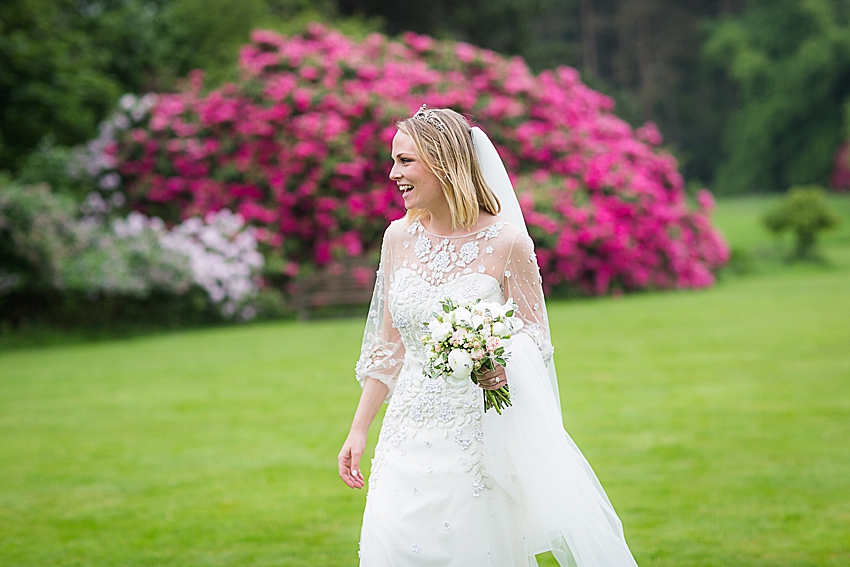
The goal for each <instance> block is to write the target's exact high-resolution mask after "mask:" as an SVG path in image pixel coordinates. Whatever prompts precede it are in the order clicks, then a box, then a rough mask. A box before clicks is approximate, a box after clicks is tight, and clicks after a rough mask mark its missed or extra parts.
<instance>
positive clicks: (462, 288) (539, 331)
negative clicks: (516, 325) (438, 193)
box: [356, 217, 552, 393]
mask: <svg viewBox="0 0 850 567" xmlns="http://www.w3.org/2000/svg"><path fill="white" fill-rule="evenodd" d="M447 297H448V298H451V299H453V300H454V301H457V302H461V303H473V302H475V301H476V300H478V299H482V300H487V301H500V302H501V301H505V300H506V299H513V300H514V301H515V302H516V303H517V305H518V306H519V316H520V317H521V318H522V319H523V320H524V322H525V329H524V332H527V333H528V334H529V335H531V337H532V338H533V339H534V341H535V343H536V344H537V345H538V348H539V349H540V352H541V354H542V355H543V358H544V361H545V362H546V363H547V364H548V363H549V361H550V360H551V356H552V347H551V342H550V340H549V336H548V324H547V322H546V321H545V308H544V303H543V290H542V286H541V280H540V271H539V269H538V267H537V260H536V257H535V255H534V247H533V243H532V241H531V239H530V238H529V237H528V235H527V234H525V232H523V231H522V230H520V229H519V228H518V227H516V226H514V225H512V224H510V223H508V222H506V221H504V220H502V219H500V218H499V217H496V222H495V223H494V224H491V225H489V226H487V227H484V228H482V229H480V230H477V231H475V232H473V233H471V234H467V235H462V236H456V237H447V236H440V235H436V234H432V233H430V232H429V231H427V230H426V229H425V228H424V227H423V226H422V223H420V222H419V221H414V222H413V223H411V224H409V225H408V224H407V223H406V221H405V220H404V219H401V220H398V221H395V222H394V223H392V224H391V225H390V227H389V228H388V229H387V231H386V233H385V234H384V242H383V246H382V252H381V265H380V267H379V269H378V278H377V281H376V285H375V294H374V296H373V299H372V305H371V307H370V310H369V317H368V320H367V324H366V332H365V334H364V340H363V348H362V350H361V357H360V360H359V361H358V364H357V369H356V370H357V378H358V380H360V381H361V383H362V381H363V380H365V378H366V377H372V378H375V379H377V380H380V381H382V382H384V383H385V384H387V385H388V386H389V387H390V393H392V391H393V389H394V381H395V379H396V377H397V374H398V372H399V370H400V368H401V364H402V363H403V361H404V358H405V356H407V357H408V359H413V360H415V361H417V362H420V363H421V362H422V361H424V347H423V344H422V336H423V334H424V332H425V327H424V326H423V322H424V321H427V320H428V319H430V318H431V316H432V315H433V313H435V312H436V311H437V310H438V309H439V303H440V301H441V300H442V299H444V298H447Z"/></svg>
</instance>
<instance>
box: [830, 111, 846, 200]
mask: <svg viewBox="0 0 850 567" xmlns="http://www.w3.org/2000/svg"><path fill="white" fill-rule="evenodd" d="M848 108H850V105H848ZM829 184H830V186H831V187H832V188H833V189H834V190H836V191H850V142H844V144H842V145H841V147H840V148H838V151H837V152H836V153H835V165H834V167H833V169H832V178H831V179H830V182H829Z"/></svg>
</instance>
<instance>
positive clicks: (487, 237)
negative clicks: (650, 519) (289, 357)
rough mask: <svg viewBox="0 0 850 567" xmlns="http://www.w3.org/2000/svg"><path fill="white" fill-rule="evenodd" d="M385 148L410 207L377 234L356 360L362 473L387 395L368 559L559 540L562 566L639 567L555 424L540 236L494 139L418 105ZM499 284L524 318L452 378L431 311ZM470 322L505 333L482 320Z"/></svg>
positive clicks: (520, 559)
mask: <svg viewBox="0 0 850 567" xmlns="http://www.w3.org/2000/svg"><path fill="white" fill-rule="evenodd" d="M392 157H393V166H392V169H391V171H390V178H391V179H393V180H394V181H395V182H396V184H397V185H398V187H399V189H400V190H401V191H402V198H403V199H404V204H405V207H406V209H407V213H406V215H405V217H404V218H403V219H399V220H396V221H395V222H393V223H392V224H391V225H390V227H389V228H388V229H387V231H386V232H385V234H384V240H383V245H382V250H381V264H380V268H379V270H378V276H377V280H376V284H375V292H374V295H373V298H372V303H371V306H370V310H369V317H368V319H367V322H366V331H365V333H364V339H363V344H362V348H361V355H360V360H359V361H358V363H357V367H356V374H357V378H358V380H359V381H360V383H361V385H362V386H363V393H362V395H361V398H360V403H359V404H358V407H357V411H356V412H355V416H354V420H353V423H352V426H351V430H350V432H349V435H348V438H347V439H346V440H345V443H344V444H343V447H342V450H341V451H340V453H339V457H338V460H339V474H340V477H341V478H342V480H343V481H344V482H345V483H346V484H347V485H348V486H350V487H351V488H357V489H359V488H363V487H364V486H365V484H366V482H365V479H364V477H363V474H362V472H361V470H360V460H361V458H362V456H363V452H364V450H365V446H366V438H367V432H368V429H369V427H370V425H371V423H372V421H373V420H374V418H375V416H376V415H377V413H378V410H379V408H380V406H381V403H382V402H384V401H387V402H388V403H389V407H388V408H387V411H386V414H385V417H384V421H383V424H382V427H381V433H380V436H379V440H378V444H377V447H376V448H375V458H374V460H373V461H372V469H371V474H370V477H369V492H368V495H367V500H366V510H365V512H364V515H363V525H362V531H361V539H360V547H361V548H360V553H361V558H360V564H361V566H364V567H390V566H392V565H414V564H416V565H429V566H431V565H433V566H447V567H448V566H457V567H460V566H464V567H478V566H481V567H484V566H487V567H493V566H496V565H499V566H514V567H523V566H524V567H528V566H531V565H536V560H535V558H534V557H535V555H536V554H539V553H542V552H545V551H550V550H551V551H552V553H553V555H554V556H555V557H556V559H557V560H558V561H559V562H560V563H561V565H563V566H567V565H570V566H578V567H590V566H603V565H604V566H611V565H617V566H625V567H630V566H634V565H635V562H634V559H633V558H632V555H631V552H630V551H629V548H628V546H627V545H626V542H625V538H624V536H623V531H622V527H621V525H620V522H619V520H618V518H617V516H616V514H615V513H614V510H613V509H612V507H611V504H610V502H609V501H608V499H607V497H606V496H605V493H604V491H603V490H602V488H601V486H600V485H599V483H598V481H597V480H596V476H595V475H594V473H593V471H592V470H591V469H590V467H589V465H588V464H587V462H586V461H585V459H584V457H583V456H582V455H581V453H580V452H579V450H578V448H577V447H576V446H575V444H573V442H572V440H570V438H569V436H568V435H567V434H566V432H565V431H564V429H563V425H562V423H561V413H560V405H559V402H558V392H557V382H556V380H555V376H554V363H553V361H552V350H553V349H552V344H551V340H550V337H549V327H548V321H547V317H546V307H545V300H544V297H543V290H542V281H541V278H540V271H539V268H538V266H537V262H536V257H535V255H534V245H533V243H532V241H531V239H530V238H529V236H528V233H527V230H526V227H525V223H524V221H523V219H522V214H521V212H520V211H519V206H518V204H517V202H516V197H515V195H514V194H513V190H512V188H511V187H510V182H509V179H508V177H507V174H506V173H505V172H504V166H503V165H502V163H501V160H500V159H499V157H498V154H497V153H496V151H495V148H494V147H493V146H492V144H491V143H490V142H489V139H487V137H486V135H484V134H483V132H481V131H480V129H477V128H474V129H473V128H470V125H469V123H468V122H467V121H466V120H465V119H464V118H463V117H462V116H461V115H459V114H458V113H456V112H454V111H452V110H448V109H433V110H428V109H426V108H425V107H424V106H423V107H422V108H421V109H420V110H419V112H417V113H416V114H415V115H414V116H413V117H411V118H408V119H407V120H403V121H402V122H400V123H399V124H398V132H397V133H396V134H395V137H394V138H393V144H392ZM481 163H486V164H488V165H487V168H486V171H484V170H482V166H481V165H480V164H481ZM494 191H495V192H497V193H495V192H494ZM497 194H498V197H497ZM500 201H502V202H504V204H505V212H504V213H501V212H500V211H501V208H502V203H500ZM511 221H512V222H511ZM506 298H510V299H509V300H508V301H511V305H513V307H512V317H515V318H516V319H517V324H516V326H515V327H514V330H515V331H516V332H515V333H514V334H513V336H511V337H509V338H508V337H506V339H507V340H509V341H510V342H509V344H508V345H507V348H508V349H509V351H510V352H509V355H507V354H506V355H505V356H504V357H503V358H502V359H500V360H499V362H497V361H496V358H493V356H494V355H491V360H490V361H489V362H490V364H488V367H489V368H492V369H491V370H489V371H484V372H478V373H474V374H473V375H472V376H471V377H470V378H473V379H470V378H465V379H464V380H462V381H459V383H458V381H455V380H451V381H450V380H444V379H443V378H442V377H441V376H435V375H433V373H432V372H429V371H427V370H426V367H427V359H428V349H427V346H426V345H425V344H424V342H425V340H426V339H427V338H428V337H427V333H428V329H430V327H429V326H428V323H429V321H430V320H431V318H432V315H433V313H435V312H438V311H440V310H441V306H442V305H456V306H459V307H461V308H463V307H470V308H472V309H475V307H474V305H475V304H477V303H479V302H487V304H492V305H502V304H505V303H506ZM481 305H484V303H480V304H479V305H478V306H477V307H479V308H480V306H481ZM474 331H475V333H480V335H481V336H482V337H487V338H493V337H495V336H497V335H498V334H499V333H498V332H497V330H496V329H495V328H493V326H492V325H484V324H481V325H480V326H479V327H476V328H475V329H474ZM448 341H449V342H450V343H452V344H453V345H455V346H454V347H452V348H454V349H456V350H452V352H451V353H450V355H449V357H448V360H449V362H451V359H452V356H455V355H458V353H460V354H465V352H462V351H461V350H460V343H459V342H457V341H461V338H460V334H459V333H458V332H455V333H453V334H452V336H451V337H450V338H449V339H448ZM452 341H455V342H452ZM473 348H482V347H481V345H478V346H477V347H475V346H473ZM455 358H456V356H455ZM508 358H509V359H510V362H509V363H505V361H506V360H507V359H508ZM500 362H501V363H502V364H500ZM482 368H483V366H482ZM508 383H510V392H511V397H512V398H513V397H515V400H514V401H515V403H513V404H512V405H511V406H510V407H505V408H503V409H501V413H496V412H489V413H488V412H487V406H485V405H484V404H483V403H482V392H481V388H483V389H485V390H501V389H503V388H506V386H507V385H508ZM503 391H505V392H506V391H507V390H503Z"/></svg>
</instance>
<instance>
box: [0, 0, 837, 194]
mask: <svg viewBox="0 0 850 567" xmlns="http://www.w3.org/2000/svg"><path fill="white" fill-rule="evenodd" d="M310 20H323V21H329V22H333V25H334V26H335V27H338V28H339V27H341V28H342V29H343V30H344V31H345V32H346V33H349V34H352V35H355V36H357V35H363V34H365V33H368V32H369V31H384V32H388V33H391V34H397V33H401V32H403V31H407V30H412V31H416V32H420V33H426V34H430V35H433V36H436V37H439V38H453V39H458V40H463V41H467V42H470V43H473V44H476V45H480V46H484V47H488V48H491V49H494V50H496V51H499V52H503V53H507V54H517V55H521V56H523V57H524V58H525V59H526V60H527V61H528V63H529V64H530V65H531V67H532V68H533V69H534V70H537V71H539V70H542V69H545V68H552V67H554V66H556V65H563V64H566V65H570V66H574V67H576V68H577V69H579V70H580V71H581V72H582V78H583V80H584V81H585V82H586V83H588V84H589V85H590V86H592V87H593V88H596V89H598V90H602V91H603V92H606V93H608V94H610V95H612V96H614V97H615V99H616V100H617V102H618V109H617V112H618V114H619V115H620V116H622V117H623V118H625V119H627V120H628V121H629V122H631V123H632V124H634V125H639V124H642V123H644V122H645V121H646V120H653V121H655V122H656V123H657V124H658V125H659V128H660V130H661V132H662V133H663V134H664V137H665V142H666V144H667V145H668V146H669V149H671V150H672V151H673V152H674V153H675V154H676V156H677V157H678V158H679V161H680V163H681V164H682V168H683V173H684V175H685V177H686V178H687V179H689V180H691V181H692V186H693V187H697V186H699V185H708V186H710V187H711V188H712V189H713V190H714V191H715V193H719V194H724V193H726V194H728V193H746V192H753V191H777V190H785V189H787V188H788V187H789V186H791V185H794V184H806V183H817V184H826V183H827V182H828V180H829V175H830V172H831V170H832V168H833V164H834V159H835V155H836V151H837V149H838V147H839V145H840V144H841V142H842V140H843V139H846V137H847V135H846V133H845V132H844V130H843V128H844V126H843V124H846V123H847V122H850V118H848V114H850V111H848V110H847V108H848V104H850V0H463V1H461V0H434V1H430V2H414V3H399V2H396V1H394V0H318V1H309V0H241V1H240V2H232V1H231V0H5V1H4V2H2V3H0V170H2V169H6V170H9V171H11V172H12V173H17V172H18V171H19V170H20V169H21V168H22V167H23V166H24V163H25V161H26V157H27V155H28V154H29V153H30V152H32V151H33V150H34V149H35V148H36V147H37V146H38V144H39V143H40V142H42V140H43V139H44V137H45V136H46V135H51V136H52V140H53V142H54V143H56V144H58V145H60V146H70V145H74V144H78V143H81V142H83V141H85V140H87V139H90V138H92V137H93V136H94V134H95V133H96V127H97V124H98V122H99V121H100V120H101V119H103V118H104V116H105V115H106V114H107V112H108V111H109V110H110V109H111V108H113V107H114V105H115V102H116V100H117V98H118V97H119V96H120V95H121V94H123V93H125V92H133V93H142V92H146V91H157V92H163V91H167V90H170V89H172V88H174V87H175V86H176V83H177V82H178V80H179V78H180V77H185V76H186V74H187V73H188V71H190V70H191V69H194V68H203V69H204V70H205V71H206V76H207V84H208V85H209V86H215V85H216V84H220V83H221V82H223V81H224V80H226V79H228V78H231V77H233V75H234V73H235V72H236V71H235V69H236V67H235V60H236V57H237V46H238V45H240V44H243V43H246V42H247V41H248V34H249V32H250V30H251V29H253V28H258V27H261V28H270V29H275V30H277V31H282V32H294V31H298V30H300V29H302V28H303V26H304V24H305V23H306V22H308V21H310Z"/></svg>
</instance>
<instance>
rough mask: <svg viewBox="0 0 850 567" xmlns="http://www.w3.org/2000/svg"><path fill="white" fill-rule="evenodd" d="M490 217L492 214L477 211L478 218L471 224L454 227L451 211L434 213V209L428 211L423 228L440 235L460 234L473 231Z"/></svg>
mask: <svg viewBox="0 0 850 567" xmlns="http://www.w3.org/2000/svg"><path fill="white" fill-rule="evenodd" d="M492 217H493V215H491V214H490V213H488V212H486V211H479V212H478V220H477V221H475V223H473V225H472V226H469V227H465V228H464V227H457V228H455V227H453V226H452V215H451V212H448V211H446V213H445V214H439V213H438V214H434V211H428V218H427V220H426V223H427V225H428V226H426V227H425V228H426V229H427V230H428V232H430V233H432V234H437V235H440V236H462V235H464V234H469V233H471V232H475V231H476V230H478V229H479V228H480V227H482V226H485V225H487V224H489V223H490V222H491V221H490V219H491V218H492Z"/></svg>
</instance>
